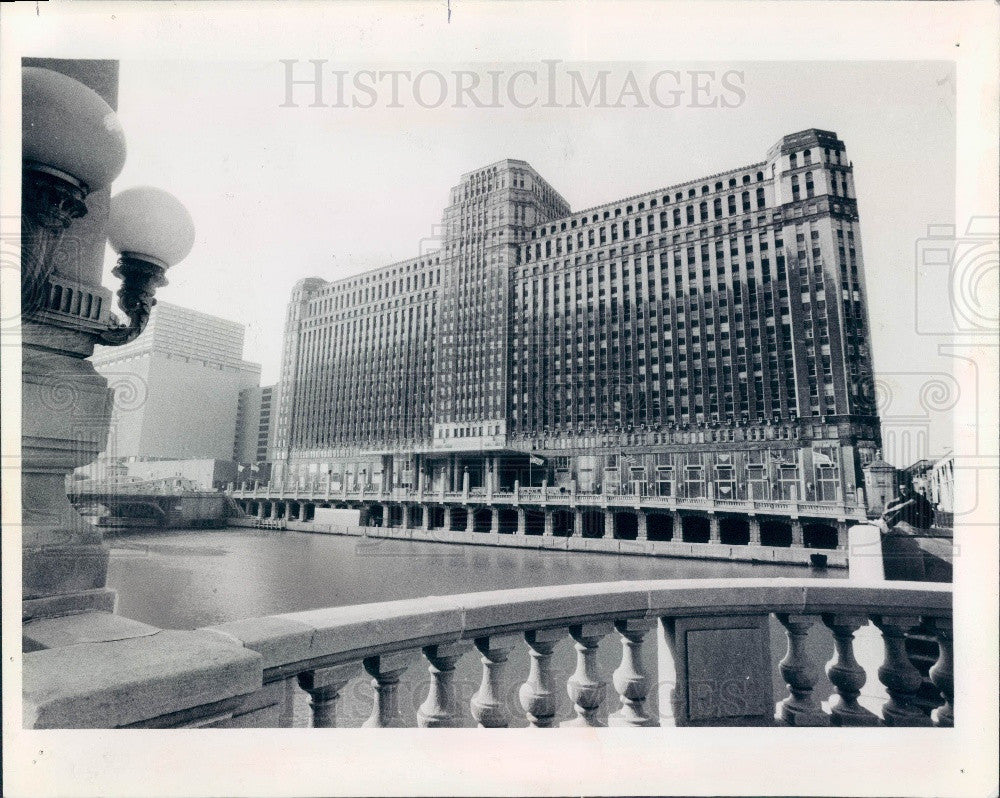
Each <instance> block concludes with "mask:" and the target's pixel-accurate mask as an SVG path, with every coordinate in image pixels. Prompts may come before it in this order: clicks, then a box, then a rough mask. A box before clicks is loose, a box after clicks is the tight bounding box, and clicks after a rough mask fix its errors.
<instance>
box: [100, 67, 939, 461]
mask: <svg viewBox="0 0 1000 798" xmlns="http://www.w3.org/2000/svg"><path fill="white" fill-rule="evenodd" d="M286 69H288V67H286V65H283V64H282V63H280V62H278V61H260V62H253V61H245V62H211V63H209V62H195V61H183V62H181V61H171V62H158V61H128V60H126V61H122V62H121V73H120V87H119V98H118V112H119V116H120V118H121V122H122V125H123V127H124V130H125V133H126V137H127V141H128V160H127V162H126V166H125V169H124V171H123V173H122V174H121V176H120V177H119V178H118V180H117V181H116V182H115V185H114V189H113V190H115V191H117V190H120V189H123V188H127V187H130V186H133V185H155V186H159V187H161V188H165V189H167V190H168V191H171V192H172V193H174V194H175V195H176V196H177V197H178V198H180V199H181V200H182V201H183V202H184V204H185V205H186V206H187V208H188V209H189V211H190V212H191V215H192V217H193V218H194V222H195V226H196V228H197V238H196V242H195V246H194V249H193V250H192V252H191V254H190V255H189V256H188V257H187V259H186V260H184V261H183V262H181V263H180V264H178V265H177V266H175V267H173V268H172V269H171V270H170V272H169V274H168V277H169V280H170V285H169V286H167V287H165V288H162V289H160V292H159V293H158V296H161V297H162V298H163V299H164V300H167V301H170V302H174V303H176V304H179V305H184V306H187V307H191V308H194V309H197V310H201V311H204V312H207V313H212V314H216V315H218V316H221V317H224V318H228V319H232V320H234V321H237V322H240V323H242V324H245V325H246V329H247V334H246V344H245V353H244V356H245V357H246V358H247V359H248V360H251V361H254V362H258V363H260V364H261V365H262V367H263V370H262V381H263V384H270V383H271V382H274V381H275V380H276V378H277V374H278V368H279V363H280V357H281V340H282V332H283V326H284V316H285V308H286V303H287V300H288V296H289V293H290V290H291V288H292V286H293V285H294V283H295V282H296V281H297V280H299V279H301V278H303V277H307V276H318V277H321V278H324V279H327V280H332V279H338V278H341V277H347V276H349V275H352V274H357V273H359V272H361V271H365V270H367V269H370V268H374V267H377V266H382V265H386V264H388V263H392V262H394V261H398V260H402V259H405V258H409V257H412V256H414V255H416V254H418V253H419V252H421V251H425V250H426V249H428V248H430V247H433V246H434V239H435V237H436V235H437V226H438V225H439V224H440V221H441V213H442V211H443V209H444V207H445V205H446V204H447V197H448V191H449V189H450V188H451V187H452V186H454V185H456V184H457V183H458V181H459V178H460V176H461V174H462V173H463V172H467V171H470V170H472V169H475V168H477V167H480V166H484V165H486V164H489V163H491V162H494V161H497V160H500V159H502V158H507V157H510V158H519V159H522V160H526V161H528V162H529V163H530V164H531V165H532V166H534V167H535V169H536V170H537V171H538V172H539V173H540V174H541V175H542V176H543V177H545V178H546V180H548V182H549V183H550V184H551V185H552V186H553V187H554V188H555V189H556V190H558V191H559V192H560V193H561V194H562V195H563V196H564V197H565V198H566V200H567V201H568V202H569V203H570V205H571V207H572V208H573V209H574V210H580V209H583V208H587V207H589V206H592V205H597V204H600V203H603V202H608V201H613V200H616V199H618V198H622V197H626V196H630V195H633V194H637V193H639V192H642V191H647V190H652V189H656V188H659V187H665V186H669V185H672V184H674V183H678V182H681V181H684V180H688V179H697V178H699V177H703V176H706V175H709V174H713V173H715V172H720V171H723V170H726V169H730V168H735V167H738V166H741V165H744V164H749V163H754V162H757V161H761V160H764V158H765V156H766V152H767V149H768V148H769V147H770V146H771V145H772V144H774V143H775V142H776V141H778V139H780V138H781V136H783V135H786V134H788V133H792V132H795V131H798V130H802V129H804V128H808V127H818V128H823V129H827V130H833V131H835V132H836V133H837V134H838V135H839V136H840V137H841V139H842V140H843V141H844V142H845V144H846V146H847V152H848V156H849V157H850V159H851V160H852V161H853V163H854V167H855V173H854V174H855V185H856V190H857V195H858V208H859V215H860V220H861V231H862V246H863V253H864V258H865V264H866V266H865V268H866V275H867V281H868V304H869V311H870V317H871V325H872V338H873V341H872V346H873V352H874V360H875V371H876V378H877V382H878V383H879V385H880V395H881V396H883V397H884V399H885V404H884V406H883V407H882V410H881V415H882V418H883V423H884V426H885V425H889V426H893V425H895V427H897V428H898V430H899V431H904V430H907V429H911V428H912V431H913V432H914V433H919V429H922V428H924V427H927V429H929V431H930V438H929V440H928V443H927V445H926V447H924V448H925V449H926V450H927V452H928V453H930V454H937V453H940V452H943V451H944V450H947V449H948V448H950V446H951V419H950V414H949V412H948V409H949V407H950V406H951V405H952V404H954V403H953V402H952V401H951V398H949V397H950V395H951V393H954V392H955V391H957V386H956V385H955V384H954V383H953V382H952V380H951V377H950V376H949V372H951V370H952V365H951V362H950V359H949V358H948V357H946V356H942V355H940V354H938V348H937V347H938V342H939V340H938V339H935V338H933V337H928V336H926V335H921V334H919V330H927V329H931V330H938V329H940V330H944V329H946V327H947V325H948V323H949V319H950V314H949V313H948V309H947V306H946V305H944V304H943V301H942V302H941V303H935V302H933V301H932V302H931V303H930V304H928V303H926V302H924V303H923V304H921V306H920V309H919V311H918V310H917V298H918V294H919V296H920V297H921V301H923V299H925V298H926V297H927V296H932V297H933V296H935V295H936V293H935V291H934V290H930V289H933V288H934V286H932V285H931V284H929V283H928V282H927V275H926V273H918V269H917V264H918V260H919V258H920V257H921V252H922V251H923V250H922V247H925V241H926V236H927V231H928V227H929V226H932V225H947V224H952V223H953V219H954V199H955V196H954V179H955V178H954V160H955V118H954V111H955V77H954V75H955V73H954V70H953V66H952V64H951V63H950V62H942V61H938V62H899V61H895V62H847V61H842V62H744V63H714V62H713V63H697V64H695V63H662V64H660V63H644V64H627V63H623V62H614V63H607V64H593V63H591V64H565V63H564V64H560V65H559V66H558V67H557V69H558V70H560V73H559V74H560V76H562V77H564V75H563V73H564V72H565V71H566V70H573V69H579V70H582V71H583V74H584V75H585V77H587V84H588V85H589V83H590V80H591V78H592V77H593V76H594V75H596V74H597V72H598V71H599V70H602V69H603V70H607V71H608V73H609V74H608V85H609V87H610V90H609V95H610V97H609V101H608V102H606V103H604V105H605V107H597V104H596V103H595V102H594V101H592V102H590V103H589V104H588V103H584V102H580V101H579V98H578V102H577V104H578V105H580V106H581V107H576V108H572V107H541V106H542V101H540V102H538V103H536V104H534V105H533V107H529V108H521V107H517V106H516V105H515V102H517V103H518V104H520V105H525V104H528V103H527V102H525V98H527V99H528V100H529V101H530V99H532V97H533V95H532V93H531V83H530V78H523V79H522V80H521V82H520V83H519V84H518V89H517V90H516V91H515V92H514V95H513V98H511V97H509V96H502V97H501V101H500V102H499V103H498V104H499V105H500V106H501V107H499V108H482V107H475V106H474V105H473V104H472V102H470V101H467V102H466V103H465V105H466V106H467V107H464V108H455V107H453V106H454V104H455V103H454V102H452V100H453V99H454V98H455V97H456V96H457V95H456V94H455V90H454V85H453V84H454V82H455V78H454V72H455V71H456V70H469V71H472V72H476V73H477V74H479V75H480V76H481V77H482V81H483V82H482V84H481V86H486V85H488V83H487V81H488V78H487V77H486V76H487V73H488V72H489V71H490V70H493V71H502V72H503V73H504V78H503V79H504V80H505V81H506V80H508V79H509V78H510V76H511V75H512V74H513V73H514V72H515V71H517V70H518V69H527V70H529V71H532V72H534V73H541V74H542V79H543V80H544V77H545V74H544V73H545V70H546V69H547V67H545V66H543V65H542V64H540V63H539V62H535V63H532V64H444V63H438V64H432V63H430V64H428V63H421V64H392V63H389V62H385V61H380V62H367V63H362V62H356V63H344V64H336V63H333V62H330V63H328V64H324V65H323V69H324V70H325V71H324V72H323V74H324V82H323V87H324V96H323V100H324V101H325V103H326V104H327V105H328V106H329V105H333V104H334V103H335V89H336V84H335V79H334V77H333V72H334V70H340V71H343V72H346V73H347V77H346V78H345V80H346V81H347V87H348V91H347V94H346V97H347V103H346V104H347V106H348V107H309V106H310V103H311V102H312V101H313V99H314V97H313V94H312V91H313V89H312V88H311V87H309V86H306V87H305V88H303V87H301V86H296V87H294V88H293V95H292V100H293V102H294V103H295V104H297V106H298V107H281V106H282V104H283V103H286V100H287V97H286V91H287V86H286V82H285V81H286ZM292 69H293V74H294V76H295V77H297V78H306V77H310V76H312V74H313V72H312V66H311V65H310V64H309V63H308V62H306V61H301V62H298V63H297V64H295V65H293V67H292ZM366 69H368V70H389V69H406V70H410V71H411V73H412V74H417V73H419V72H421V71H429V72H434V73H440V74H442V75H444V77H445V81H446V85H449V86H450V88H448V89H447V94H446V98H447V99H446V101H445V102H444V103H442V104H441V106H440V107H437V108H432V107H424V106H429V105H432V104H434V101H435V99H434V98H435V95H437V94H438V89H437V88H436V87H437V86H438V85H439V84H438V82H437V78H436V77H435V76H434V75H431V76H429V77H428V78H427V80H426V82H425V83H424V84H423V91H422V92H420V93H419V94H420V96H421V99H423V105H421V104H419V103H417V102H416V101H415V98H414V92H413V91H412V89H410V90H409V91H407V89H406V87H405V86H404V89H403V90H402V91H401V92H400V94H399V95H398V98H399V99H398V102H397V104H398V105H401V106H402V107H389V106H391V105H392V102H393V98H392V96H391V92H390V90H389V87H388V84H387V83H386V82H385V81H382V82H380V83H379V84H378V88H377V91H378V96H377V98H376V100H375V101H374V103H373V106H374V107H371V108H362V107H351V100H357V101H358V102H360V103H361V104H362V105H363V104H366V103H368V102H369V101H370V95H369V94H366V93H364V92H361V91H358V90H351V89H350V86H351V82H352V80H353V79H354V78H355V77H356V76H357V75H358V73H359V72H360V71H362V70H366ZM661 70H674V71H676V72H678V73H679V74H680V76H681V77H680V85H681V86H682V87H685V88H684V89H683V91H684V92H685V94H684V95H683V97H682V98H681V99H680V101H679V102H677V103H676V107H661V106H660V105H658V104H657V103H655V102H652V101H651V99H652V98H651V97H650V96H649V91H650V90H649V82H650V80H651V76H653V75H655V74H657V73H658V72H660V71H661ZM691 70H699V71H701V72H703V73H704V72H713V73H714V78H711V77H702V78H699V79H698V80H701V81H702V82H703V83H706V82H707V84H708V85H709V86H710V90H709V93H708V94H704V93H703V94H701V95H700V98H699V95H698V94H697V93H696V92H694V91H693V90H692V88H691V85H690V82H689V81H690V80H692V79H693V78H689V74H690V72H691ZM630 71H631V72H632V73H633V74H634V75H636V76H637V79H636V84H635V85H636V86H637V87H638V88H639V94H640V97H641V98H642V99H643V100H644V101H645V102H644V104H645V106H646V107H636V105H637V104H638V103H637V102H636V100H635V95H632V96H630V97H627V98H625V100H624V101H623V102H621V103H617V104H619V105H624V106H625V107H611V106H613V105H615V104H616V103H615V100H614V98H615V97H617V95H618V94H619V90H620V88H621V87H624V86H625V84H626V82H627V76H628V74H629V72H630ZM724 73H729V75H730V78H729V82H730V84H736V85H738V86H739V88H740V89H741V91H740V92H735V91H731V90H726V89H725V88H724V87H723V86H722V84H721V82H720V81H721V76H722V75H723V74H724ZM737 73H738V77H733V75H735V74H737ZM672 79H673V78H672V77H671V78H670V80H672ZM410 85H412V84H410ZM566 85H567V83H566V80H565V79H562V80H560V82H559V86H560V89H559V92H560V94H559V97H558V100H559V101H560V104H561V105H562V106H567V105H569V104H570V102H571V100H570V99H567V98H568V97H569V94H568V92H567V91H565V87H566ZM659 85H661V86H662V85H665V84H662V83H661V84H659ZM713 92H714V93H715V94H713ZM537 93H538V94H544V92H543V91H542V92H537ZM664 93H665V92H664ZM502 94H503V92H502ZM716 95H718V97H719V99H720V102H717V103H715V107H701V106H706V105H710V103H709V102H707V100H708V98H709V97H713V96H716ZM479 96H480V98H482V97H483V96H485V97H486V102H487V103H488V102H490V99H489V95H488V94H487V95H483V94H480V95H479ZM428 98H429V99H428ZM660 99H661V100H662V97H661V98H660ZM542 100H544V97H543V98H542ZM723 101H724V102H723ZM670 104H671V103H670V102H663V103H662V105H670ZM727 105H728V106H733V107H724V106H727ZM695 106H698V107H695ZM112 266H113V255H112V253H110V252H109V253H108V258H107V263H106V274H105V285H107V286H109V287H115V285H116V280H115V279H114V278H113V277H111V275H110V269H111V267H112ZM938 293H939V292H938ZM940 340H944V339H940ZM928 384H931V385H935V386H937V388H936V390H938V391H939V401H938V402H937V403H936V405H935V407H936V408H939V409H937V410H927V409H926V407H922V406H921V405H920V403H919V401H918V399H919V396H920V395H921V393H922V392H924V393H926V386H927V385H928ZM942 386H943V387H942ZM940 391H944V392H945V393H944V394H943V396H944V398H940V397H941V394H940ZM890 397H891V399H890ZM897 437H898V436H897ZM922 454H923V452H917V451H915V450H914V451H909V450H907V449H906V447H905V446H904V447H903V449H902V450H900V451H896V452H893V453H891V454H890V453H889V452H887V453H886V456H887V459H890V461H891V462H892V461H893V460H898V461H899V462H897V463H896V464H897V465H906V464H908V463H909V462H912V461H913V460H914V459H916V456H913V455H917V456H922Z"/></svg>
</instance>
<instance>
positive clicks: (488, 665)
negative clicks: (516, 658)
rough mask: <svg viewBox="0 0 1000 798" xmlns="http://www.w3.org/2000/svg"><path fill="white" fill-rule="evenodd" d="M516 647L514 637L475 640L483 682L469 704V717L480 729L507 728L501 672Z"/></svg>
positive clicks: (495, 636) (496, 636)
mask: <svg viewBox="0 0 1000 798" xmlns="http://www.w3.org/2000/svg"><path fill="white" fill-rule="evenodd" d="M516 643H517V638H516V637H505V636H498V635H494V636H492V637H480V638H477V639H476V649H478V651H479V653H480V654H481V655H482V661H483V680H482V683H481V684H480V685H479V690H477V691H476V693H475V694H474V695H473V696H472V700H471V701H470V702H469V704H470V706H471V708H472V717H474V718H475V719H476V722H477V723H478V724H479V727H480V728H482V729H500V728H504V727H506V726H507V711H506V708H505V707H504V706H503V703H502V701H501V695H502V694H503V672H504V666H505V664H506V663H507V657H508V655H509V654H510V652H511V650H512V649H513V648H514V646H515V644H516Z"/></svg>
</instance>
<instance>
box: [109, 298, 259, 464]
mask: <svg viewBox="0 0 1000 798" xmlns="http://www.w3.org/2000/svg"><path fill="white" fill-rule="evenodd" d="M243 336H244V328H243V325H241V324H238V323H236V322H232V321H227V320H225V319H220V318H217V317H216V316H210V315H208V314H206V313H200V312H198V311H195V310H190V309H188V308H183V307H179V306H177V305H172V304H170V303H168V302H162V301H159V302H157V303H156V305H155V306H154V308H153V312H152V314H151V316H150V319H149V323H148V324H147V326H146V330H145V331H144V332H143V334H142V335H140V336H139V337H138V338H136V340H135V341H133V342H131V343H129V344H126V345H125V346H119V347H114V348H111V347H98V348H97V350H96V351H95V354H94V357H93V363H94V367H95V368H96V369H97V371H98V373H99V374H101V375H102V376H104V377H105V378H106V379H107V380H108V384H109V385H110V387H111V388H113V389H114V391H115V401H114V408H113V411H112V421H111V436H110V437H109V440H108V448H107V451H106V452H105V453H104V455H103V457H102V459H103V460H114V459H162V460H189V459H197V460H205V459H216V460H226V461H232V460H234V459H235V460H240V459H243V458H242V455H243V454H249V455H250V456H251V457H252V456H253V455H254V454H255V453H256V445H257V439H256V426H255V425H254V429H253V432H252V440H248V441H246V442H245V441H243V440H242V438H241V437H238V435H237V420H238V416H239V415H240V412H241V409H242V410H243V412H244V414H245V415H250V416H252V417H253V418H254V420H256V418H257V414H258V413H259V409H256V410H255V408H253V407H249V408H248V407H242V408H241V394H242V393H243V392H244V390H245V389H249V388H256V387H257V385H258V384H259V383H260V365H259V364H256V363H248V362H246V361H245V360H243ZM247 398H248V397H247V396H244V397H243V399H244V402H243V404H244V405H246V403H247ZM252 399H253V398H252V397H249V400H250V404H253V401H252ZM246 437H251V436H246Z"/></svg>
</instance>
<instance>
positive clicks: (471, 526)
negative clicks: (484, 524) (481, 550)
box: [465, 504, 476, 532]
mask: <svg viewBox="0 0 1000 798" xmlns="http://www.w3.org/2000/svg"><path fill="white" fill-rule="evenodd" d="M465 531H466V532H475V531H476V508H475V507H470V506H469V505H468V504H467V505H465Z"/></svg>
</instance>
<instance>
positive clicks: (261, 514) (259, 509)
mask: <svg viewBox="0 0 1000 798" xmlns="http://www.w3.org/2000/svg"><path fill="white" fill-rule="evenodd" d="M257 517H258V518H263V517H264V502H257Z"/></svg>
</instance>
